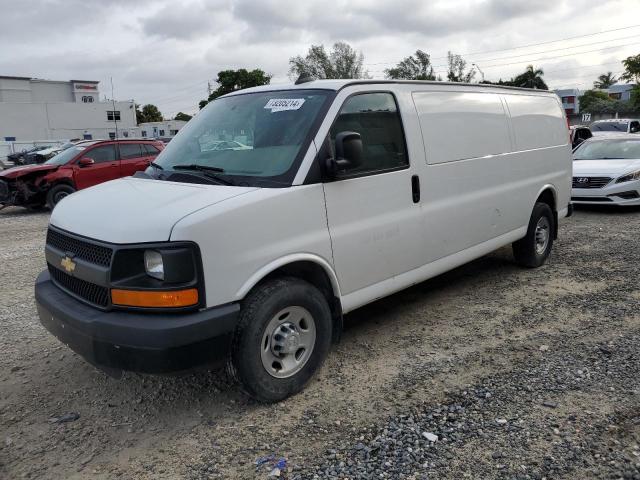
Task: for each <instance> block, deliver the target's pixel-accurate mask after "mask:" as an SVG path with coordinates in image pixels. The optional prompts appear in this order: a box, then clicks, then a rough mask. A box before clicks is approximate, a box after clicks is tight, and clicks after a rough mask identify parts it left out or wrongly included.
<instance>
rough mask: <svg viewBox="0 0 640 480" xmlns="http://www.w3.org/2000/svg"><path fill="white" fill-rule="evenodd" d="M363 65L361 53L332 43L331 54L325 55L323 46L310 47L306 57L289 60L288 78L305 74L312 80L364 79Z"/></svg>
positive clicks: (344, 45)
mask: <svg viewBox="0 0 640 480" xmlns="http://www.w3.org/2000/svg"><path fill="white" fill-rule="evenodd" d="M363 64H364V55H363V54H362V52H358V51H357V50H355V49H354V48H353V47H351V46H350V45H349V44H348V43H345V42H337V43H334V44H333V48H332V50H331V53H327V51H326V50H325V48H324V45H311V47H310V48H309V51H308V52H307V55H306V56H304V57H303V56H301V55H298V56H296V57H291V58H290V59H289V77H290V78H292V79H296V78H298V77H299V76H300V75H303V74H306V75H310V76H311V77H313V78H366V77H367V73H366V72H365V71H364V70H363V68H362V66H363Z"/></svg>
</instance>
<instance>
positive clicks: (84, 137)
mask: <svg viewBox="0 0 640 480" xmlns="http://www.w3.org/2000/svg"><path fill="white" fill-rule="evenodd" d="M82 138H83V139H84V140H92V139H93V136H92V135H91V134H90V133H85V134H84V135H82Z"/></svg>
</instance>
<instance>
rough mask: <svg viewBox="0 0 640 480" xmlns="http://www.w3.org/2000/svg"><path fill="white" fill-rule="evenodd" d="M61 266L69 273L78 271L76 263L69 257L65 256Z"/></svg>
mask: <svg viewBox="0 0 640 480" xmlns="http://www.w3.org/2000/svg"><path fill="white" fill-rule="evenodd" d="M60 265H61V266H62V268H64V269H65V270H66V271H67V272H68V273H71V272H73V271H74V270H75V269H76V262H74V261H73V260H71V258H69V257H68V256H65V257H64V258H63V259H62V260H60Z"/></svg>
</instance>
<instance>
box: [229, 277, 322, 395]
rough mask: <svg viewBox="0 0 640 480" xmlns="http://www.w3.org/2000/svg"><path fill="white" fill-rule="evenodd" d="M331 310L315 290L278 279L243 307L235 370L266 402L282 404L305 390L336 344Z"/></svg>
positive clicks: (233, 353) (245, 385)
mask: <svg viewBox="0 0 640 480" xmlns="http://www.w3.org/2000/svg"><path fill="white" fill-rule="evenodd" d="M331 328H332V322H331V310H330V309H329V305H328V304H327V300H326V299H325V297H324V295H323V294H322V293H321V292H320V291H319V290H318V289H317V288H316V287H314V286H313V285H311V284H310V283H308V282H305V281H304V280H299V279H297V278H292V277H284V278H277V279H274V280H271V281H268V282H266V283H264V284H263V285H261V286H259V287H258V288H256V289H255V290H254V291H253V292H251V293H250V294H249V295H248V296H247V298H246V299H245V300H244V302H243V304H242V309H241V311H240V321H239V322H238V327H237V329H236V332H235V337H234V342H233V348H232V351H231V361H230V370H231V372H232V374H233V375H234V376H235V377H236V378H237V379H238V380H239V381H240V383H241V384H242V386H243V388H244V390H245V391H246V392H247V393H248V394H249V395H250V396H252V397H253V398H255V399H256V400H258V401H260V402H267V403H270V402H277V401H280V400H283V399H285V398H287V397H289V396H290V395H293V394H295V393H297V392H299V391H300V390H302V389H303V388H304V386H305V384H306V383H307V382H308V381H309V379H310V378H311V377H312V376H313V374H314V373H315V372H316V371H317V370H318V368H319V367H320V366H321V365H322V362H323V361H324V359H325V357H326V355H327V352H328V351H329V347H330V344H331Z"/></svg>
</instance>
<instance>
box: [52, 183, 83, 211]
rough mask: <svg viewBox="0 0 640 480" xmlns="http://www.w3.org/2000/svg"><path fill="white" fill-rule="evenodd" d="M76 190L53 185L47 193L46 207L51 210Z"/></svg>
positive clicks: (64, 185)
mask: <svg viewBox="0 0 640 480" xmlns="http://www.w3.org/2000/svg"><path fill="white" fill-rule="evenodd" d="M75 191H76V189H75V188H73V187H72V186H71V185H66V184H61V185H54V186H53V187H52V188H51V190H49V193H47V206H48V207H49V208H50V209H51V210H53V209H54V208H55V206H56V205H57V204H58V203H59V202H60V200H62V199H63V198H64V197H67V196H69V195H71V194H72V193H73V192H75Z"/></svg>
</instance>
